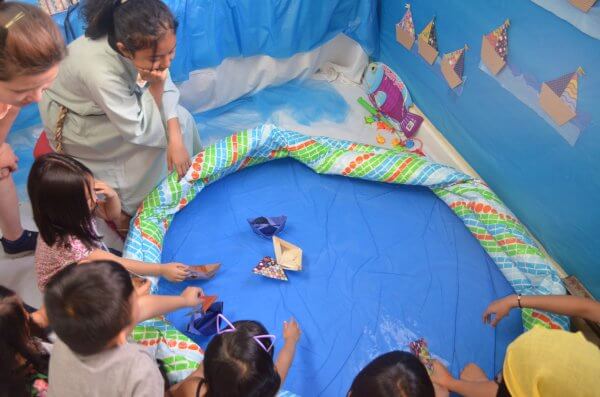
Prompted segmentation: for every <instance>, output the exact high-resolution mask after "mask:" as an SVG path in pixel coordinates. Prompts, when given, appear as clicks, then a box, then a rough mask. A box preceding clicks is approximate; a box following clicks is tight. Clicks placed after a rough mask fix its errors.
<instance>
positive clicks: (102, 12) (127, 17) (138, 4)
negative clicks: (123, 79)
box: [82, 0, 177, 52]
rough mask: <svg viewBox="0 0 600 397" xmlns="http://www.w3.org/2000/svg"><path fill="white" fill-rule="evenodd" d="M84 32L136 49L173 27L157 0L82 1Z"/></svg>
mask: <svg viewBox="0 0 600 397" xmlns="http://www.w3.org/2000/svg"><path fill="white" fill-rule="evenodd" d="M82 13H83V18H84V20H85V23H86V30H85V35H86V36H87V37H89V38H90V39H93V40H97V39H100V38H102V37H104V36H108V40H109V43H111V45H112V46H113V47H115V45H116V43H119V42H120V43H123V45H124V46H125V48H127V49H128V50H129V51H131V52H136V51H138V50H142V49H145V48H151V47H153V46H155V45H156V43H157V42H158V40H160V39H161V38H162V37H163V36H164V35H165V34H166V33H167V32H168V31H173V32H175V31H176V30H177V21H176V20H175V17H174V16H173V14H172V13H171V10H169V7H167V6H166V5H165V4H164V3H163V2H162V1H161V0H85V3H84V4H83V11H82Z"/></svg>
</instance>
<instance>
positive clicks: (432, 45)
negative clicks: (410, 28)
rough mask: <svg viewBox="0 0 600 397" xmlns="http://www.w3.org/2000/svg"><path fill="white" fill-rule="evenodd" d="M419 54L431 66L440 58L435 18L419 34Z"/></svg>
mask: <svg viewBox="0 0 600 397" xmlns="http://www.w3.org/2000/svg"><path fill="white" fill-rule="evenodd" d="M419 54H420V55H421V56H422V57H423V59H425V61H427V63H429V64H430V65H431V64H433V62H435V58H437V56H438V47H437V33H436V31H435V17H434V18H433V19H432V20H431V22H429V23H428V24H427V26H425V29H423V31H422V32H421V33H419Z"/></svg>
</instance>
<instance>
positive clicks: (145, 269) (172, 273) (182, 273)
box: [81, 249, 189, 281]
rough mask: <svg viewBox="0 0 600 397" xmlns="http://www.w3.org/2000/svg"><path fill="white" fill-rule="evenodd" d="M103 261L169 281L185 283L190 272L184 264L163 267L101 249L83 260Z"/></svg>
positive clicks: (170, 264) (164, 265)
mask: <svg viewBox="0 0 600 397" xmlns="http://www.w3.org/2000/svg"><path fill="white" fill-rule="evenodd" d="M102 260H105V261H106V260H108V261H114V262H117V263H120V264H121V265H123V267H125V269H127V270H128V271H129V272H131V273H134V274H136V275H144V276H163V277H164V278H166V279H167V280H169V281H183V280H185V278H186V277H187V275H188V272H189V270H188V267H187V266H186V265H184V264H182V263H176V262H174V263H167V264H163V265H161V264H156V263H146V262H140V261H136V260H133V259H125V258H120V257H118V256H116V255H113V254H111V253H110V252H106V251H103V250H101V249H95V250H93V251H92V253H91V254H89V255H88V257H87V258H85V259H83V260H82V261H81V262H82V263H85V262H91V261H102Z"/></svg>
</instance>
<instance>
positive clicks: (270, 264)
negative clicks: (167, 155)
mask: <svg viewBox="0 0 600 397" xmlns="http://www.w3.org/2000/svg"><path fill="white" fill-rule="evenodd" d="M252 271H253V272H254V274H258V275H260V276H264V277H268V278H273V279H276V280H281V281H288V278H287V276H286V275H285V272H284V271H283V268H282V267H281V265H279V264H278V263H277V262H275V261H274V260H273V258H271V257H270V256H265V257H264V258H262V260H261V261H260V262H258V264H257V265H256V266H254V269H253V270H252Z"/></svg>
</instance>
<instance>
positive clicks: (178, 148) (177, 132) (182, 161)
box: [167, 119, 192, 178]
mask: <svg viewBox="0 0 600 397" xmlns="http://www.w3.org/2000/svg"><path fill="white" fill-rule="evenodd" d="M168 128H169V144H168V145H167V169H168V170H169V172H171V171H173V170H175V171H177V175H179V178H182V177H183V176H184V175H185V173H186V172H187V170H188V168H190V166H191V165H192V160H191V159H190V154H189V153H188V151H187V149H186V147H185V144H184V143H183V136H182V135H181V126H180V125H179V121H178V120H176V119H174V120H169V122H168Z"/></svg>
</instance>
